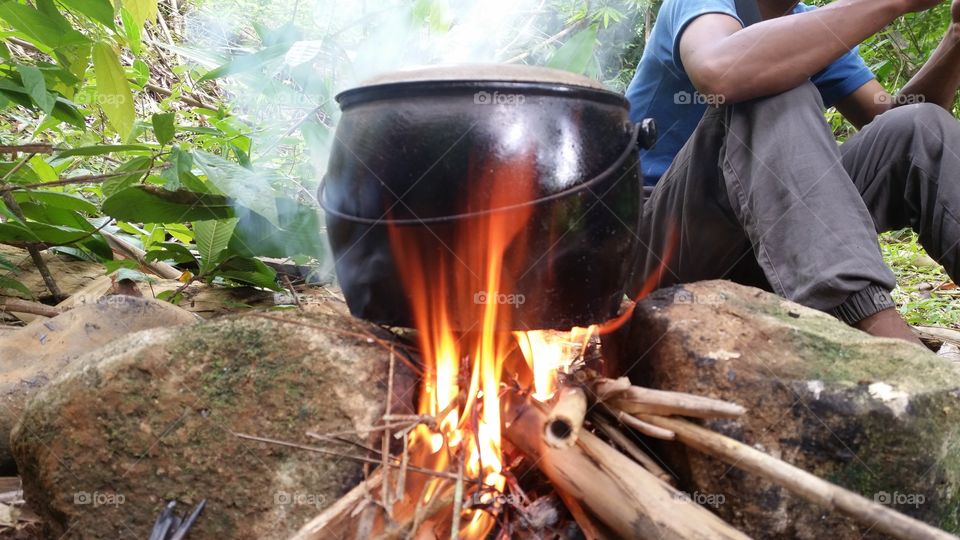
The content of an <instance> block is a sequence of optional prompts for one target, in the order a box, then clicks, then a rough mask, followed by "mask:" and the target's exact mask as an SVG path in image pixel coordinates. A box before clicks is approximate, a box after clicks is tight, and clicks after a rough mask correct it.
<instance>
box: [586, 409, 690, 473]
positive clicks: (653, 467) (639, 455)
mask: <svg viewBox="0 0 960 540" xmlns="http://www.w3.org/2000/svg"><path fill="white" fill-rule="evenodd" d="M590 421H591V422H592V423H593V425H595V426H597V427H598V428H600V431H602V432H603V433H604V435H606V436H607V437H608V438H609V439H610V440H611V441H612V442H613V444H615V445H617V446H619V447H620V448H621V449H622V450H623V451H624V452H626V453H627V455H629V456H630V457H632V458H633V459H634V460H636V462H637V463H639V464H640V465H642V466H643V468H644V469H646V470H648V471H650V472H652V473H653V474H654V476H656V477H657V478H659V479H660V480H663V481H664V482H666V483H668V484H670V485H673V484H674V482H675V480H674V478H673V476H671V475H670V473H668V472H667V471H666V470H664V468H663V467H661V466H660V464H659V463H657V462H656V461H654V459H653V458H652V457H650V455H649V454H647V453H646V452H644V451H643V450H642V449H640V447H639V446H637V445H636V443H634V442H633V441H631V440H630V437H627V436H626V435H625V434H624V433H623V432H622V431H620V430H619V429H617V428H616V426H614V425H613V424H611V423H610V422H608V421H607V420H606V419H605V418H602V417H601V416H600V415H597V414H594V415H591V416H590ZM671 433H672V432H671Z"/></svg>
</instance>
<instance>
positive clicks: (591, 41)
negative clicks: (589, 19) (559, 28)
mask: <svg viewBox="0 0 960 540" xmlns="http://www.w3.org/2000/svg"><path fill="white" fill-rule="evenodd" d="M596 47H597V26H596V25H590V26H589V27H587V28H585V29H583V30H581V31H579V32H577V33H576V34H574V35H573V37H571V38H570V39H568V40H567V42H566V43H564V44H563V46H562V47H560V48H559V49H557V51H556V52H555V53H553V56H552V57H550V61H549V62H547V66H548V67H552V68H555V69H562V70H566V71H572V72H573V73H581V74H582V73H586V72H587V67H588V66H589V65H590V61H591V60H592V59H593V51H594V50H595V49H596Z"/></svg>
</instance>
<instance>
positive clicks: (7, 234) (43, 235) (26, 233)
mask: <svg viewBox="0 0 960 540" xmlns="http://www.w3.org/2000/svg"><path fill="white" fill-rule="evenodd" d="M89 236H90V233H89V232H87V231H82V230H79V229H74V228H72V227H63V226H59V225H48V224H46V223H37V222H34V221H30V222H27V223H23V222H19V221H7V222H5V223H0V242H8V243H14V244H19V243H23V242H34V243H43V244H49V245H65V244H72V243H74V242H77V241H79V240H82V239H84V238H88V237H89Z"/></svg>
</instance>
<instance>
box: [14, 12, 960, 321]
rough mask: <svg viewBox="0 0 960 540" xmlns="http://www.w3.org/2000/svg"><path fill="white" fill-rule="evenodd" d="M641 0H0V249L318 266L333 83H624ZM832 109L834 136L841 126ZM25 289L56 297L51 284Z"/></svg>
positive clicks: (269, 276) (901, 25) (214, 269)
mask: <svg viewBox="0 0 960 540" xmlns="http://www.w3.org/2000/svg"><path fill="white" fill-rule="evenodd" d="M816 3H825V2H823V1H821V0H816ZM658 7H659V2H653V3H652V4H651V3H648V2H646V1H643V0H591V1H584V0H518V1H513V2H506V1H500V0H496V1H489V2H475V1H474V2H465V1H460V0H403V1H401V0H384V1H381V2H376V3H375V2H365V1H364V2H350V3H347V2H334V1H330V0H313V1H312V2H309V1H307V0H162V1H161V2H159V4H158V2H157V0H2V1H0V33H2V34H0V35H2V38H3V40H2V44H0V146H2V148H0V195H2V201H0V243H4V244H9V245H14V246H19V247H30V248H31V249H34V250H41V249H51V250H55V251H57V252H59V253H60V254H62V255H63V256H68V257H75V258H78V259H86V260H92V261H98V262H100V263H102V264H103V266H104V272H113V271H116V270H122V271H124V272H126V275H127V277H131V276H133V277H139V276H140V275H139V274H138V270H137V268H138V266H137V264H136V263H134V262H132V261H129V260H116V259H114V257H113V253H112V250H111V249H110V245H109V243H108V240H107V237H108V236H110V235H113V236H115V237H119V238H121V239H123V240H125V241H127V242H129V243H132V244H135V245H137V246H139V247H141V248H142V249H143V250H145V251H146V252H147V258H148V259H152V260H162V261H166V262H169V263H171V264H174V265H176V266H177V268H178V269H180V270H183V271H184V275H183V276H182V278H181V279H182V280H183V281H184V282H185V283H188V282H190V281H193V280H203V281H206V282H210V283H218V284H222V285H227V286H231V285H240V284H246V285H255V286H259V287H265V288H277V287H278V284H277V282H276V276H275V274H274V271H273V270H272V269H271V267H270V266H268V265H266V264H264V262H263V258H274V259H286V260H291V261H293V262H296V263H298V264H302V265H310V266H312V267H313V268H314V269H315V277H316V279H320V280H322V279H326V278H328V277H329V276H330V273H331V270H332V269H331V261H330V260H329V257H328V255H327V252H326V244H325V242H324V239H323V235H322V218H321V217H320V215H319V212H318V208H317V204H316V199H315V196H314V194H315V192H316V188H317V184H318V181H319V178H321V176H322V174H323V171H324V170H325V168H326V155H327V151H328V148H329V145H330V141H331V139H332V136H333V132H332V129H333V127H334V126H335V124H336V118H337V115H338V110H337V106H336V102H335V101H334V99H333V98H334V95H335V93H336V92H337V91H338V90H340V89H343V88H344V87H346V86H349V85H350V84H352V83H355V82H356V81H358V80H360V79H362V78H363V77H365V76H368V75H370V74H372V73H374V72H376V71H381V70H384V69H393V68H397V67H402V66H407V65H413V64H422V63H433V62H448V61H468V60H473V61H501V62H520V63H531V64H544V65H550V66H554V67H559V68H562V69H567V70H571V71H576V72H580V73H585V74H588V75H590V76H592V77H595V78H597V79H600V80H603V81H605V82H606V83H607V84H609V85H610V86H611V87H613V88H616V89H618V90H623V89H625V87H626V85H627V83H628V82H629V80H630V78H631V77H632V75H633V70H634V68H635V66H636V64H637V62H638V60H639V58H640V55H641V54H642V51H643V46H644V42H645V37H646V35H647V33H648V32H649V29H650V27H651V25H652V23H653V22H654V21H655V13H656V10H657V8H658ZM948 21H949V8H948V7H947V5H944V6H941V7H940V8H937V9H935V10H932V11H930V12H927V13H923V14H918V15H913V16H908V17H906V18H904V19H902V20H900V21H898V22H897V23H895V24H893V25H892V26H891V27H889V28H887V29H886V30H884V31H883V32H881V33H880V34H878V35H877V36H874V37H873V38H871V39H870V40H869V41H868V42H867V43H866V44H865V45H864V46H863V48H862V53H863V55H864V57H865V58H866V59H867V61H868V63H869V64H870V65H871V66H872V67H873V68H874V70H875V71H876V72H877V74H878V77H879V78H880V80H881V82H882V83H883V84H884V85H886V86H887V87H888V88H889V89H890V90H891V91H894V90H896V88H898V87H900V86H901V85H902V84H903V83H904V82H905V81H906V80H908V79H909V77H910V76H912V75H913V74H914V73H915V72H916V71H917V70H918V69H919V68H920V66H921V65H922V63H923V61H924V59H925V58H926V57H927V55H928V54H929V53H930V51H932V49H933V48H934V47H935V46H936V44H937V42H938V39H939V36H940V35H942V33H943V31H944V29H945V28H946V25H947V22H948ZM830 118H831V122H833V126H834V128H835V130H836V132H837V135H838V137H839V138H841V139H842V138H844V137H846V136H848V135H849V134H850V133H851V131H852V130H851V128H850V127H849V126H848V125H846V124H844V123H843V121H842V119H841V118H839V116H838V115H836V114H831V116H830ZM884 250H885V253H886V255H887V256H888V259H889V260H890V261H891V262H893V263H895V266H896V268H897V270H898V272H899V273H900V274H901V277H902V278H903V286H902V288H901V290H899V291H898V293H897V294H898V298H899V299H900V300H901V301H902V302H903V304H904V310H905V312H906V313H907V314H908V316H909V317H910V318H911V321H912V322H938V323H945V324H951V325H956V324H957V323H958V320H957V319H958V316H957V315H956V314H955V313H954V311H953V310H952V309H951V307H950V304H951V299H952V297H951V296H949V295H948V293H947V291H948V290H949V289H945V288H944V287H943V284H944V283H948V280H947V278H946V276H945V275H943V273H942V271H941V270H940V269H939V267H938V266H937V265H935V264H932V265H931V264H930V261H929V259H925V258H924V256H923V254H922V250H921V249H920V248H919V247H918V246H917V245H916V242H915V239H914V238H913V236H912V235H910V234H907V233H899V234H895V235H885V236H884ZM16 262H17V261H11V260H9V259H4V258H3V257H2V255H0V288H3V289H6V292H7V293H10V292H11V291H15V292H16V294H19V295H21V296H23V297H24V298H33V297H34V295H37V294H38V293H39V292H38V291H28V290H27V289H26V288H25V287H23V286H22V285H21V284H20V283H19V281H18V280H17V275H16V274H17V265H16V264H15V263H16ZM53 277H54V279H55V278H56V276H53ZM168 296H170V298H169V299H170V300H172V301H176V300H177V298H176V295H175V294H173V293H171V294H169V295H168ZM39 299H40V300H43V301H46V302H48V303H52V302H54V301H55V300H56V299H55V298H52V295H51V294H50V292H49V291H47V292H44V293H42V294H39Z"/></svg>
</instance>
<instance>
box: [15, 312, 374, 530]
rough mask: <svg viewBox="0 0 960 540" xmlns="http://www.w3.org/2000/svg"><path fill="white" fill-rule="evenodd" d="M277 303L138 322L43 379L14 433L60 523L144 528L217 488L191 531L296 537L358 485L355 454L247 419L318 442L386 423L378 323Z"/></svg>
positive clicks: (29, 475) (23, 461)
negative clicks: (207, 316)
mask: <svg viewBox="0 0 960 540" xmlns="http://www.w3.org/2000/svg"><path fill="white" fill-rule="evenodd" d="M269 317H270V318H265V317H260V316H257V315H256V314H253V315H247V316H242V317H233V318H224V319H217V320H213V321H208V322H205V323H202V324H200V325H196V326H192V327H189V328H182V329H179V328H178V329H169V330H168V329H161V330H150V331H146V332H141V333H138V334H134V335H131V336H129V337H128V338H125V339H123V340H121V341H118V342H115V343H113V344H111V345H108V346H107V347H105V348H103V349H100V350H98V351H95V352H93V353H91V354H88V355H86V356H84V357H82V358H80V359H78V360H77V361H76V362H74V363H73V364H72V365H71V366H70V368H69V370H68V371H67V372H66V373H64V374H63V375H62V376H61V377H60V378H59V379H58V380H56V381H55V382H53V383H52V384H51V385H50V386H48V387H47V388H45V389H44V390H43V391H42V392H40V393H39V394H38V395H37V396H36V397H35V398H34V399H33V400H32V401H31V402H30V403H29V404H28V406H27V408H26V410H25V412H24V415H23V418H22V420H21V422H20V423H19V424H18V425H17V426H16V428H15V430H14V432H13V436H12V441H11V442H12V446H13V449H14V454H15V457H16V460H17V465H18V467H19V469H20V472H21V475H22V476H23V482H24V490H25V493H26V497H27V499H28V500H29V501H30V502H31V504H32V506H33V507H34V508H36V509H37V511H38V512H39V513H40V514H41V516H42V517H43V518H44V519H45V521H46V524H47V526H48V529H49V530H48V533H49V534H51V535H53V536H55V537H61V536H62V535H64V534H66V535H67V537H75V538H145V537H147V536H148V535H149V531H150V528H151V526H152V523H153V520H154V519H155V518H156V516H157V514H158V513H159V512H160V511H161V509H162V508H163V506H164V504H165V503H166V501H168V500H177V501H179V502H180V503H181V508H182V507H186V506H192V505H194V504H196V503H197V502H198V501H200V500H201V499H207V501H208V502H207V508H206V510H205V511H204V514H203V515H202V516H201V518H200V520H199V521H198V523H197V525H196V529H195V531H194V532H193V533H192V535H193V537H196V538H218V537H219V538H251V539H252V538H286V537H289V536H290V535H291V534H292V533H293V532H295V531H296V530H297V529H298V528H299V527H300V526H301V525H303V524H304V523H305V522H306V521H308V520H309V519H311V518H312V517H314V516H315V515H316V514H318V513H319V512H320V511H321V510H322V509H323V508H325V507H326V506H328V505H330V504H332V503H333V502H335V501H336V499H337V498H339V497H340V496H341V495H342V494H343V493H345V492H346V491H347V490H349V489H350V488H351V487H352V486H354V485H355V484H356V483H357V482H358V480H359V479H360V478H361V476H362V464H361V463H358V462H357V461H355V460H351V459H344V458H341V457H336V456H328V455H321V454H316V453H311V452H308V451H304V450H299V449H294V448H288V447H282V446H276V445H269V444H264V443H259V442H252V441H249V440H243V439H240V438H238V437H236V435H235V434H237V433H244V434H250V435H255V436H260V437H267V438H271V439H279V440H284V441H291V442H296V443H300V444H310V445H314V444H316V441H315V440H312V439H309V438H307V437H306V435H305V434H306V433H307V432H309V431H315V432H319V433H327V432H350V431H356V430H362V429H364V428H365V427H368V426H370V425H372V424H373V423H375V422H377V421H378V419H379V417H380V416H381V415H382V413H383V406H384V399H385V396H386V387H387V382H386V376H387V372H388V358H389V354H388V352H387V351H386V350H384V349H383V348H382V347H381V346H380V345H378V344H377V343H376V342H375V340H373V339H364V338H363V337H362V336H363V333H364V332H371V331H372V332H376V331H378V330H377V329H375V328H373V327H370V326H368V325H365V323H362V322H359V321H355V320H353V319H350V318H348V317H344V316H342V315H337V314H335V313H313V314H311V315H309V316H308V315H296V314H294V315H284V316H282V317H283V320H277V319H276V317H277V315H273V314H271V315H269ZM358 336H360V337H358ZM356 440H357V441H358V442H361V440H360V439H359V438H356ZM362 442H368V441H362ZM339 450H340V451H342V452H343V453H345V454H351V455H356V450H355V449H353V448H351V447H347V448H343V447H340V448H339Z"/></svg>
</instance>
